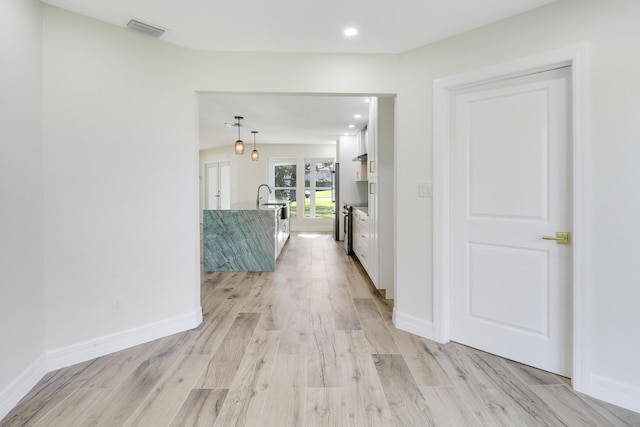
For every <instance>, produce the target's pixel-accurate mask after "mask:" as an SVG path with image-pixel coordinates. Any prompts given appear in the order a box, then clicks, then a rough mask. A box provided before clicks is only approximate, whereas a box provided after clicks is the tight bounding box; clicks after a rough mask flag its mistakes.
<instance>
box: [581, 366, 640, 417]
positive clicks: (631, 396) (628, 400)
mask: <svg viewBox="0 0 640 427" xmlns="http://www.w3.org/2000/svg"><path fill="white" fill-rule="evenodd" d="M589 395H590V396H591V397H595V398H596V399H600V400H604V401H605V402H609V403H612V404H614V405H616V406H620V407H622V408H625V409H629V410H631V411H634V412H640V387H638V386H636V385H631V384H627V383H623V382H620V381H616V380H612V379H609V378H605V377H601V376H600V375H594V374H591V392H590V393H589Z"/></svg>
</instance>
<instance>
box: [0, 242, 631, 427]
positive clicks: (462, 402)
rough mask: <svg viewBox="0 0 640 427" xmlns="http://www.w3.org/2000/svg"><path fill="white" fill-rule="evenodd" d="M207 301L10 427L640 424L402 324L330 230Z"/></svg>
mask: <svg viewBox="0 0 640 427" xmlns="http://www.w3.org/2000/svg"><path fill="white" fill-rule="evenodd" d="M415 285H416V286H421V280H420V279H419V278H416V284H415ZM202 307H203V311H204V322H203V323H202V324H201V325H200V327H198V329H196V330H192V331H188V332H184V333H180V334H176V335H173V336H170V337H167V338H163V339H160V340H157V341H154V342H150V343H147V344H144V345H139V346H137V347H134V348H130V349H127V350H123V351H121V352H119V353H116V354H111V355H108V356H104V357H101V358H98V359H95V360H92V361H89V362H85V363H81V364H78V365H75V366H72V367H69V368H65V369H61V370H59V371H55V372H51V373H49V374H48V375H47V376H46V377H45V378H44V379H43V380H42V381H41V382H40V383H39V384H38V385H37V386H36V387H35V388H34V389H33V390H32V391H31V393H30V394H29V395H28V396H27V397H25V399H23V401H22V402H21V403H20V404H19V405H18V406H17V407H16V408H14V409H13V410H12V412H11V413H10V414H8V415H7V416H6V417H5V418H4V419H3V420H2V421H0V425H1V426H65V427H69V426H110V427H113V426H151V427H162V426H214V425H215V426H221V427H226V426H268V427H271V426H277V427H284V426H356V427H360V426H599V427H600V426H640V414H637V413H633V412H630V411H626V410H623V409H620V408H616V407H614V406H612V405H608V404H605V403H602V402H598V401H595V400H593V399H590V398H588V397H586V396H582V395H579V394H577V393H574V392H573V391H572V390H571V388H570V386H569V385H568V382H567V380H566V379H563V378H560V377H557V376H554V375H551V374H548V373H545V372H541V371H538V370H535V369H532V368H529V367H526V366H522V365H520V364H517V363H514V362H510V361H508V360H504V359H501V358H499V357H496V356H492V355H489V354H486V353H483V352H480V351H477V350H473V349H470V348H467V347H464V346H462V345H459V344H455V343H449V344H446V345H438V344H436V343H434V342H432V341H429V340H426V339H421V338H419V337H417V336H415V335H411V334H408V333H405V332H402V331H400V330H397V329H395V328H394V326H393V324H392V323H391V310H392V302H391V301H387V300H384V299H383V298H381V296H380V295H379V294H378V293H377V292H376V291H375V290H374V289H373V287H372V286H371V284H370V282H369V280H368V278H367V277H366V276H365V275H364V273H363V270H362V267H361V266H360V265H359V263H358V261H357V260H355V259H354V258H352V257H348V256H347V255H345V253H344V251H343V250H342V246H341V245H340V244H339V243H337V242H335V241H334V240H333V238H332V236H331V235H328V234H303V233H300V234H294V235H293V236H292V238H291V240H290V241H289V242H288V243H287V245H286V247H285V250H284V252H283V255H282V256H281V258H280V259H279V260H278V266H277V271H276V272H274V273H203V275H202Z"/></svg>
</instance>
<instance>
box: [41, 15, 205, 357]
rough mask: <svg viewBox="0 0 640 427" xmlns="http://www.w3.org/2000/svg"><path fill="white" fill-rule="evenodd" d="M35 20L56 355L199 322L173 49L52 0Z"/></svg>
mask: <svg viewBox="0 0 640 427" xmlns="http://www.w3.org/2000/svg"><path fill="white" fill-rule="evenodd" d="M43 28H44V70H45V72H44V102H43V106H44V180H45V197H44V210H45V221H44V257H45V292H46V317H45V324H46V348H47V350H48V351H49V352H53V355H52V359H58V360H59V362H58V363H60V364H63V363H64V361H66V360H67V359H65V358H70V359H72V360H73V357H71V356H73V355H71V356H70V355H69V354H68V353H69V352H70V350H69V348H67V347H69V346H71V347H72V348H74V347H77V349H78V352H82V351H84V353H83V354H84V355H85V356H86V357H89V356H91V355H92V352H91V350H92V347H95V345H93V344H94V343H93V342H92V340H99V341H100V340H102V341H100V343H102V344H107V343H105V342H103V341H105V340H106V341H108V339H109V337H110V335H111V334H116V335H124V337H121V338H123V341H124V342H129V343H131V342H132V341H131V340H130V341H127V340H126V339H125V338H126V336H127V334H128V333H131V334H134V333H138V332H139V331H136V330H135V328H148V329H149V328H150V329H151V330H147V331H146V332H147V333H146V334H143V336H144V339H152V338H155V336H157V335H159V334H163V333H170V332H171V331H173V332H175V331H176V330H184V329H186V328H190V327H193V326H195V325H197V323H199V316H201V310H200V301H199V295H200V293H199V292H200V284H199V262H198V253H199V251H198V245H197V242H198V236H199V234H198V210H197V206H198V176H197V150H196V136H195V129H196V121H195V109H196V108H195V107H196V100H195V93H194V91H193V83H192V82H191V75H190V71H189V70H190V67H189V64H190V60H189V52H187V51H185V50H183V49H180V48H176V47H174V46H172V45H169V44H167V43H161V42H158V41H157V40H155V39H153V38H150V37H147V36H143V35H141V34H138V33H133V32H131V31H128V30H126V29H124V28H117V27H115V26H112V25H107V24H102V23H99V22H97V21H94V20H91V19H87V18H84V17H80V16H78V15H74V14H71V13H67V12H63V11H61V10H59V9H56V8H52V7H48V6H45V7H44V27H43ZM113 297H123V299H124V312H123V313H121V314H118V315H112V313H111V299H112V298H113ZM157 322H160V324H159V325H157V326H158V328H156V329H154V326H153V325H156V324H157ZM136 336H137V337H138V340H143V338H139V335H136ZM87 341H88V342H87ZM134 341H135V340H134ZM134 341H133V342H134ZM115 345H116V343H114V344H113V346H111V347H109V346H107V348H109V349H110V350H113V349H114V346H115ZM77 357H80V356H79V355H78V356H77ZM53 365H54V366H55V365H56V363H53Z"/></svg>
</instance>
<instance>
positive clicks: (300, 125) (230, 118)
mask: <svg viewBox="0 0 640 427" xmlns="http://www.w3.org/2000/svg"><path fill="white" fill-rule="evenodd" d="M367 100H368V98H367V97H363V96H331V95H326V96H321V95H308V96H304V95H249V94H238V95H233V94H199V95H198V109H199V117H200V120H199V137H200V149H207V148H213V147H221V146H225V145H228V146H231V145H233V143H234V142H235V141H236V139H238V128H237V126H233V124H234V123H236V120H235V119H234V116H242V117H244V119H243V120H241V121H240V123H241V127H240V136H241V138H242V140H243V141H244V142H245V144H253V135H252V134H251V131H252V130H256V131H258V133H257V134H256V141H257V145H260V144H276V143H277V144H334V143H335V142H336V140H337V139H338V137H339V136H340V135H344V134H349V135H353V134H355V133H356V132H357V131H358V130H359V129H362V128H363V127H364V125H366V124H367V121H368V117H369V104H368V103H367V102H366V101H367ZM356 114H358V115H360V117H359V118H356V117H355V116H356ZM225 123H226V125H225ZM349 126H352V127H349Z"/></svg>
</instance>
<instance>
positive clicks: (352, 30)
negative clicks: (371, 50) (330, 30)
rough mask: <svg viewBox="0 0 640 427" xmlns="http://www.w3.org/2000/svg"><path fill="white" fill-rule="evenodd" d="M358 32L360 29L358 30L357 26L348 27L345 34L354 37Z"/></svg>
mask: <svg viewBox="0 0 640 427" xmlns="http://www.w3.org/2000/svg"><path fill="white" fill-rule="evenodd" d="M356 34H358V30H356V29H355V28H346V29H345V30H344V35H345V36H347V37H353V36H355V35H356Z"/></svg>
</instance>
